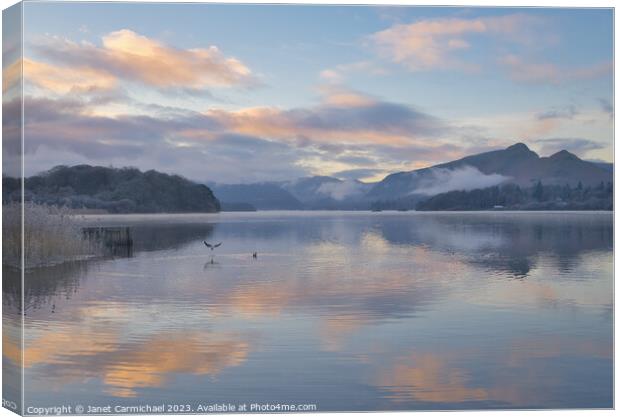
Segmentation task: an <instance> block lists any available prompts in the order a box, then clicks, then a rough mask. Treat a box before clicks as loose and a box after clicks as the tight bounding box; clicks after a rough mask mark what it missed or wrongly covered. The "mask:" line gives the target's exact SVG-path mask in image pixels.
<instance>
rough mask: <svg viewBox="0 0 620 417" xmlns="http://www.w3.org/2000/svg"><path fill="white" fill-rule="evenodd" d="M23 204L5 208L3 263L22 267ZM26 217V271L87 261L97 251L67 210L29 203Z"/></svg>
mask: <svg viewBox="0 0 620 417" xmlns="http://www.w3.org/2000/svg"><path fill="white" fill-rule="evenodd" d="M21 208H22V207H21V204H19V203H10V204H5V205H3V207H2V240H3V248H2V263H3V264H4V265H11V266H15V267H19V266H20V265H21V244H22V242H21V216H22V211H21ZM23 209H24V210H23V216H24V251H25V257H24V264H25V267H26V268H32V267H37V266H44V265H53V264H58V263H62V262H67V261H72V260H77V259H84V258H87V257H89V256H92V255H94V254H96V252H97V248H95V247H93V245H92V244H91V243H90V242H89V241H88V240H86V239H84V237H83V235H82V230H81V228H80V226H79V225H78V224H77V222H76V221H75V218H73V217H72V216H71V215H70V211H69V209H67V208H66V207H57V206H46V205H38V204H34V203H31V202H26V203H25V204H24V206H23Z"/></svg>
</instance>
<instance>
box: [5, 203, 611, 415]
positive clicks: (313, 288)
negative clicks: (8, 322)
mask: <svg viewBox="0 0 620 417" xmlns="http://www.w3.org/2000/svg"><path fill="white" fill-rule="evenodd" d="M147 217H148V216H147ZM91 220H92V219H91ZM104 220H105V221H106V222H108V223H109V224H114V222H116V223H122V224H125V225H130V226H131V227H132V228H133V230H135V235H134V236H135V237H134V239H135V241H136V245H135V246H134V248H135V249H136V250H135V252H134V254H133V257H131V258H117V259H101V260H96V261H89V262H85V263H78V264H65V265H59V266H57V267H53V268H45V269H38V270H33V271H29V272H28V274H27V276H26V286H27V290H26V294H25V305H26V308H25V310H26V312H27V316H26V340H25V352H24V357H25V365H26V372H25V375H26V380H27V385H28V386H29V387H30V389H32V390H33V391H34V392H35V394H36V395H32V397H31V398H37V399H38V401H41V403H43V402H45V401H51V400H54V401H55V402H62V400H65V399H69V398H70V399H71V400H72V401H77V400H83V401H86V400H88V401H91V402H93V403H105V402H107V401H110V399H115V400H118V401H120V400H122V399H124V398H128V399H130V398H140V399H143V400H145V401H148V400H151V399H157V398H161V396H162V395H164V396H167V397H170V398H175V399H178V400H185V401H188V402H190V403H194V402H198V401H202V400H203V393H204V392H205V390H208V392H209V393H210V398H211V399H213V400H214V401H216V400H218V401H225V400H227V401H233V400H236V401H240V400H243V401H246V400H247V401H249V400H251V399H255V400H257V401H258V400H260V401H263V402H264V401H269V400H273V401H275V402H278V401H279V402H281V401H283V400H290V401H295V402H296V401H300V402H301V401H302V400H304V399H305V400H307V401H308V402H312V403H317V404H319V406H320V407H321V409H322V410H324V411H325V410H329V409H333V410H341V409H357V410H371V409H412V408H413V409H432V408H471V407H476V408H495V407H501V408H510V407H529V406H535V407H543V408H544V407H582V406H588V407H609V406H610V405H611V386H612V385H611V369H612V368H611V363H612V358H611V346H612V342H611V337H612V327H611V323H612V316H611V315H610V314H609V312H610V306H611V305H612V302H613V300H612V296H611V287H612V242H613V241H612V235H613V233H612V232H613V227H612V222H611V216H608V215H603V214H589V215H587V216H586V215H583V214H547V213H544V214H525V213H524V214H519V215H511V214H493V213H488V214H484V215H483V214H469V215H462V214H461V215H457V214H435V215H431V214H426V213H425V214H417V213H407V214H389V213H381V214H375V213H372V214H370V213H368V214H361V213H349V214H343V213H309V214H304V213H252V214H238V213H235V214H226V215H218V216H213V215H211V216H204V218H199V217H195V216H190V217H189V218H187V217H184V216H179V217H175V216H167V217H162V216H160V217H148V222H147V221H146V220H145V219H144V218H141V217H135V216H134V217H132V216H124V217H114V218H111V219H110V218H106V219H104ZM98 221H102V220H101V219H99V220H98ZM149 222H150V223H152V226H151V225H149V224H150V223H149ZM147 223H148V224H147ZM206 238H209V239H211V240H217V241H223V242H224V244H223V245H222V247H221V248H219V249H218V252H217V253H216V255H215V259H214V263H211V262H210V256H211V254H210V253H209V252H208V251H207V250H206V249H205V248H204V245H203V244H202V240H203V239H206ZM254 251H258V258H257V259H254V258H253V257H252V256H251V254H252V252H254ZM6 274H7V272H5V278H6V277H8V280H7V279H5V282H4V283H3V290H4V292H5V303H7V304H8V305H9V306H16V308H19V302H20V301H19V297H17V296H16V289H15V288H16V287H15V285H13V284H12V283H11V282H12V281H14V280H15V279H17V278H16V277H15V276H14V275H11V273H10V271H9V273H8V275H6ZM514 278H519V279H514ZM7 294H8V295H9V297H8V298H7V297H6V295H7ZM11 294H12V296H11ZM8 336H9V337H6V338H5V340H6V341H5V346H6V349H5V355H4V358H5V361H7V360H8V361H9V362H13V363H18V362H19V354H18V344H17V343H16V340H18V339H16V338H12V337H11V335H8ZM11 352H13V353H11ZM49 386H54V387H57V389H56V390H55V391H54V392H49ZM241 386H242V387H243V392H244V398H239V388H240V387H241ZM326 387H327V388H326ZM360 390H362V391H363V392H364V395H363V396H360V394H359V393H360ZM343 399H348V400H347V401H349V402H348V403H346V404H343V402H342V401H343ZM32 401H35V400H32Z"/></svg>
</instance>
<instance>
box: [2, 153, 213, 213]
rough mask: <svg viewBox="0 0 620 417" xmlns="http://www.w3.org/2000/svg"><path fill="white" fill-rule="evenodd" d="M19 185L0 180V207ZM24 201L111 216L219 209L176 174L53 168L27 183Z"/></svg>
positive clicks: (203, 190)
mask: <svg viewBox="0 0 620 417" xmlns="http://www.w3.org/2000/svg"><path fill="white" fill-rule="evenodd" d="M18 187H19V181H17V180H16V179H14V178H6V177H5V178H3V196H2V199H3V202H6V201H8V200H11V199H15V198H18V197H19V194H18V193H19V190H18ZM24 188H25V193H24V198H25V199H27V200H30V201H34V202H37V203H42V204H58V205H66V206H69V207H72V208H75V209H81V208H88V209H103V210H106V211H109V212H111V213H163V212H165V213H173V212H177V213H188V212H197V213H210V212H217V211H219V210H220V203H219V201H218V200H217V198H215V196H214V195H213V192H212V191H211V190H210V189H209V187H207V186H206V185H203V184H196V183H194V182H192V181H189V180H187V179H185V178H183V177H180V176H178V175H168V174H164V173H161V172H157V171H154V170H150V171H146V172H141V171H140V170H138V169H136V168H120V169H119V168H106V167H100V166H90V165H76V166H73V167H67V166H57V167H55V168H53V169H51V170H49V171H47V172H44V173H42V174H40V175H35V176H32V177H29V178H27V179H26V181H25V184H24Z"/></svg>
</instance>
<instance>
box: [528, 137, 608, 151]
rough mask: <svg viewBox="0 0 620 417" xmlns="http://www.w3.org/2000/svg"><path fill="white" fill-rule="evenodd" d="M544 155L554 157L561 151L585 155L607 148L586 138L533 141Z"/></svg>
mask: <svg viewBox="0 0 620 417" xmlns="http://www.w3.org/2000/svg"><path fill="white" fill-rule="evenodd" d="M533 143H534V144H536V146H537V147H538V149H540V152H541V153H542V154H543V155H552V154H554V153H556V152H559V151H561V150H567V151H569V152H573V153H577V154H580V155H583V154H584V153H587V152H588V151H593V150H597V149H603V148H605V146H604V145H602V144H600V143H598V142H595V141H593V140H589V139H584V138H548V139H537V140H534V141H533Z"/></svg>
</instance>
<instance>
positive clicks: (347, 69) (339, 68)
mask: <svg viewBox="0 0 620 417" xmlns="http://www.w3.org/2000/svg"><path fill="white" fill-rule="evenodd" d="M354 72H364V73H366V74H372V75H384V74H386V70H385V69H384V68H381V67H380V66H378V65H377V64H376V63H374V62H371V61H357V62H352V63H349V64H340V65H336V66H335V67H333V68H328V69H325V70H323V71H321V72H320V73H319V76H320V77H321V79H322V80H324V81H327V82H329V83H332V84H339V83H341V82H342V81H344V80H345V78H346V76H347V75H349V74H351V73H354Z"/></svg>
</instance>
